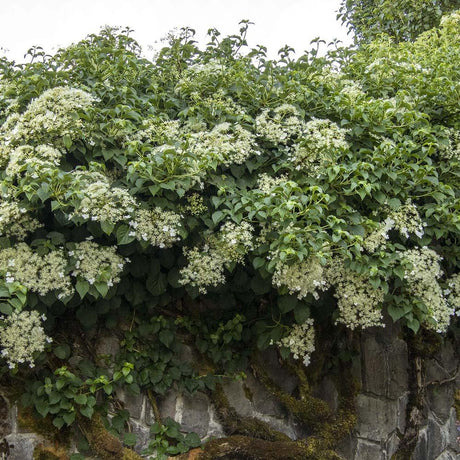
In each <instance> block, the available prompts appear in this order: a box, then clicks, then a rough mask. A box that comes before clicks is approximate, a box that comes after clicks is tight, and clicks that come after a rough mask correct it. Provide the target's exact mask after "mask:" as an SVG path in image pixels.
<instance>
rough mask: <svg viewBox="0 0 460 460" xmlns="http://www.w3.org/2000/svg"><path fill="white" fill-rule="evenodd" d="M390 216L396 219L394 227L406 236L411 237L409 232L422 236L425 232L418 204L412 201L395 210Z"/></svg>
mask: <svg viewBox="0 0 460 460" xmlns="http://www.w3.org/2000/svg"><path fill="white" fill-rule="evenodd" d="M389 217H390V219H392V220H393V221H394V224H393V228H394V229H395V230H398V231H399V233H400V234H401V235H402V236H404V237H405V238H409V233H413V234H415V235H416V236H417V237H418V238H422V236H423V234H424V233H425V231H424V228H423V227H424V225H423V222H422V219H421V218H420V214H419V213H418V211H417V208H416V206H415V205H414V204H412V203H411V202H410V201H408V202H407V203H406V204H404V205H403V206H401V207H400V208H399V209H398V210H397V211H393V212H392V213H391V214H390V215H389Z"/></svg>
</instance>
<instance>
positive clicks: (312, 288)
mask: <svg viewBox="0 0 460 460" xmlns="http://www.w3.org/2000/svg"><path fill="white" fill-rule="evenodd" d="M272 282H273V285H274V286H276V287H281V286H286V287H287V288H288V290H289V293H290V294H297V298H298V299H303V298H304V297H306V296H307V295H308V294H312V295H313V297H314V298H315V299H318V298H319V294H318V291H325V290H326V289H327V288H328V287H329V285H328V282H327V280H326V279H325V270H324V267H323V266H322V265H321V263H320V262H319V260H318V258H316V257H309V258H308V259H307V260H306V261H304V262H296V263H294V264H291V265H288V264H286V263H284V262H281V261H279V262H278V263H277V265H276V267H275V273H274V274H273V278H272Z"/></svg>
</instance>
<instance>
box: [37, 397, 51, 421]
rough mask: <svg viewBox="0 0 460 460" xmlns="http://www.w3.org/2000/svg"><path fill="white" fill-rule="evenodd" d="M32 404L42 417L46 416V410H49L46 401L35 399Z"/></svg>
mask: <svg viewBox="0 0 460 460" xmlns="http://www.w3.org/2000/svg"><path fill="white" fill-rule="evenodd" d="M34 406H35V409H36V411H37V412H38V413H39V414H40V415H41V416H42V417H46V416H47V415H48V412H49V409H50V408H49V403H48V401H45V400H42V399H39V400H38V401H35V404H34Z"/></svg>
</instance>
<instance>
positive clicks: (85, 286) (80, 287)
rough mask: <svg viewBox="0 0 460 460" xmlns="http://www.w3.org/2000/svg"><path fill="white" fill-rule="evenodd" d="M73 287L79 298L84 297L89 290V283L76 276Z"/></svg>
mask: <svg viewBox="0 0 460 460" xmlns="http://www.w3.org/2000/svg"><path fill="white" fill-rule="evenodd" d="M75 289H76V290H77V292H78V294H79V296H80V298H81V299H83V297H85V295H86V294H87V293H88V290H89V283H88V281H86V280H84V279H81V278H78V280H77V284H76V285H75Z"/></svg>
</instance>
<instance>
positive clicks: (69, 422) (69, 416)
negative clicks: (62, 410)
mask: <svg viewBox="0 0 460 460" xmlns="http://www.w3.org/2000/svg"><path fill="white" fill-rule="evenodd" d="M62 418H63V419H64V422H65V423H66V424H67V425H68V426H70V425H72V423H73V422H74V421H75V412H69V413H67V414H64V415H63V416H62Z"/></svg>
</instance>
